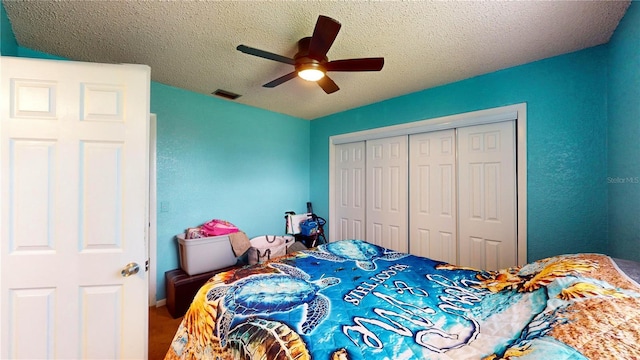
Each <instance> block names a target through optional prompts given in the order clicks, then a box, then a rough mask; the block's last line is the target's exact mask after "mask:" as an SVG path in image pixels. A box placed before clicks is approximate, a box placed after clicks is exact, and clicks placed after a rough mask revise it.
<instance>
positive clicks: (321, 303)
mask: <svg viewBox="0 0 640 360" xmlns="http://www.w3.org/2000/svg"><path fill="white" fill-rule="evenodd" d="M270 266H271V267H274V268H276V269H278V270H280V271H281V272H282V273H281V274H269V275H255V276H251V277H247V278H244V279H242V280H239V281H238V282H236V283H234V284H232V285H231V286H221V287H217V288H213V289H211V290H209V293H208V294H207V300H209V301H216V300H218V299H221V298H222V302H223V303H224V307H225V309H226V312H225V313H224V315H223V316H222V319H221V320H220V324H219V329H220V331H219V333H220V341H221V344H222V346H224V345H226V334H227V332H228V330H229V326H230V325H231V321H232V319H233V317H234V315H236V314H259V313H264V314H269V313H274V312H284V311H288V310H291V309H292V308H294V307H298V306H301V305H306V306H307V311H306V316H305V319H304V322H303V323H302V326H301V327H300V330H301V332H302V333H303V334H308V333H310V332H311V331H312V330H313V329H314V328H315V327H316V325H318V323H319V322H320V321H322V319H324V318H325V317H326V316H327V311H328V308H329V300H328V299H327V298H326V297H325V296H323V295H322V294H319V293H318V292H319V291H320V290H321V289H323V288H326V287H328V286H332V285H335V284H337V283H339V282H340V280H339V279H338V278H334V277H327V278H322V279H319V280H316V281H310V277H309V275H308V274H306V273H305V272H303V271H301V270H300V269H297V268H295V267H292V266H289V265H286V264H278V263H272V264H271V265H270Z"/></svg>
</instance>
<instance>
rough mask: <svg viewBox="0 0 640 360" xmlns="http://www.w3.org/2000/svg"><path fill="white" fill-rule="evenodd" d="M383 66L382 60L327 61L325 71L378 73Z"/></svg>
mask: <svg viewBox="0 0 640 360" xmlns="http://www.w3.org/2000/svg"><path fill="white" fill-rule="evenodd" d="M383 66H384V58H380V57H379V58H362V59H345V60H335V61H329V62H328V63H326V64H325V68H326V69H327V71H380V70H382V67H383Z"/></svg>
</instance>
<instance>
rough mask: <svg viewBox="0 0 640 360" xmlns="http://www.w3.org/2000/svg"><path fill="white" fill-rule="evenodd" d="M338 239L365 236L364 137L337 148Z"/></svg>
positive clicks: (336, 206)
mask: <svg viewBox="0 0 640 360" xmlns="http://www.w3.org/2000/svg"><path fill="white" fill-rule="evenodd" d="M335 157H336V158H335V164H336V165H335V168H336V171H335V174H336V179H335V183H336V192H335V194H336V201H335V211H336V213H335V214H336V216H335V219H336V221H337V226H338V228H337V231H336V232H335V234H337V237H338V238H337V239H336V240H344V239H363V238H364V233H365V190H364V189H365V188H364V181H365V163H366V162H365V146H364V141H362V142H356V143H349V144H342V145H338V146H336V149H335Z"/></svg>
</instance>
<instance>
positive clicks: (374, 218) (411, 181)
mask: <svg viewBox="0 0 640 360" xmlns="http://www.w3.org/2000/svg"><path fill="white" fill-rule="evenodd" d="M396 132H397V131H396ZM390 133H393V131H391V132H390ZM370 137H371V138H370V139H369V138H367V139H364V140H358V141H353V142H345V143H340V144H336V145H335V148H334V149H333V154H334V156H335V158H334V161H333V174H334V176H335V178H334V184H335V185H334V191H333V196H334V201H333V206H332V211H333V214H332V215H333V216H332V218H333V219H334V224H335V225H334V226H335V227H336V229H334V232H333V234H334V237H333V239H334V240H339V239H348V238H359V239H364V240H366V241H368V242H371V243H373V244H377V245H381V246H384V247H387V248H391V249H394V250H397V251H402V252H409V253H412V254H415V255H419V256H425V257H429V258H433V259H437V260H441V261H446V262H449V263H453V264H459V265H463V266H472V267H477V268H483V269H498V268H503V267H508V266H513V265H516V264H517V263H518V251H517V250H518V249H517V245H518V234H517V209H518V207H517V202H516V199H517V186H516V185H517V174H516V154H517V153H516V145H517V143H516V121H515V120H510V121H499V122H490V123H486V124H478V125H470V126H460V127H457V128H449V129H444V130H437V131H425V132H409V133H408V134H402V135H398V136H388V137H379V136H370ZM356 138H357V137H356Z"/></svg>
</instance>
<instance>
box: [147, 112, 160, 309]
mask: <svg viewBox="0 0 640 360" xmlns="http://www.w3.org/2000/svg"><path fill="white" fill-rule="evenodd" d="M157 120H158V119H157V116H156V114H150V116H149V246H148V247H147V251H148V253H147V261H148V269H149V306H156V305H157V304H156V295H157V289H156V288H157V275H156V271H157V269H158V267H157V265H156V261H157V256H156V252H157V248H158V245H157V244H158V234H157V217H158V214H157V211H156V208H157V207H156V204H157V194H156V184H157V183H156V180H157V179H156V166H157V155H156V144H157V126H158V125H157Z"/></svg>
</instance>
